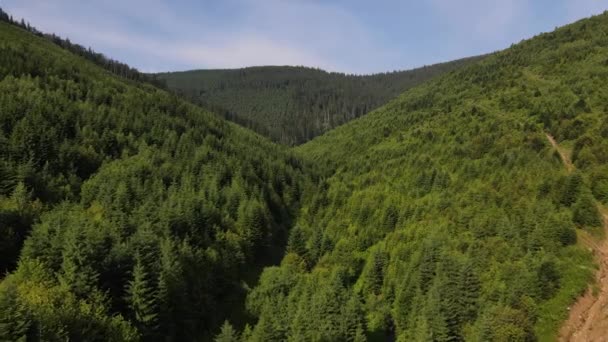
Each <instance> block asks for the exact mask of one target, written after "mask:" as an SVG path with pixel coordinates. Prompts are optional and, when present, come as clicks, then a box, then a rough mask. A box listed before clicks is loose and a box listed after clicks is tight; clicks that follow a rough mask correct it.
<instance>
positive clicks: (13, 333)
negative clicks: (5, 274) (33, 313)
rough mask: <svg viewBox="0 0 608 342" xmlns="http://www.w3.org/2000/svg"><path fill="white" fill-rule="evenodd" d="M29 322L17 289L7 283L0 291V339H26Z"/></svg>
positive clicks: (19, 340) (23, 341)
mask: <svg viewBox="0 0 608 342" xmlns="http://www.w3.org/2000/svg"><path fill="white" fill-rule="evenodd" d="M31 324H32V323H31V321H30V319H29V317H28V314H27V311H26V310H25V308H24V307H23V305H22V304H21V303H20V302H19V299H18V293H17V289H16V288H15V286H14V285H13V284H10V283H9V284H7V285H6V286H5V287H4V289H3V291H2V292H0V341H18V342H25V341H27V340H28V336H27V335H28V330H29V328H30V326H31Z"/></svg>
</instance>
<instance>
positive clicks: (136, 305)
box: [126, 257, 159, 338]
mask: <svg viewBox="0 0 608 342" xmlns="http://www.w3.org/2000/svg"><path fill="white" fill-rule="evenodd" d="M126 291H127V298H128V302H129V306H130V308H131V312H132V315H133V320H134V321H135V325H136V326H137V327H138V329H139V331H140V332H142V335H143V336H144V338H152V337H153V336H155V333H156V330H157V329H158V324H159V321H158V319H159V316H158V300H157V290H156V288H155V284H154V283H153V280H152V279H151V277H150V274H149V273H148V270H147V269H146V266H145V265H144V264H143V262H142V260H141V258H140V257H137V258H136V262H135V266H134V267H133V275H132V280H131V281H129V283H128V286H127V290H126Z"/></svg>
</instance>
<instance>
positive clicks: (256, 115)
mask: <svg viewBox="0 0 608 342" xmlns="http://www.w3.org/2000/svg"><path fill="white" fill-rule="evenodd" d="M479 59H481V57H473V58H467V59H461V60H457V61H453V62H449V63H442V64H435V65H431V66H425V67H422V68H418V69H413V70H409V71H397V72H391V73H384V74H375V75H369V76H356V75H345V74H341V73H329V72H326V71H323V70H319V69H312V68H305V67H287V66H286V67H278V66H277V67H252V68H244V69H233V70H194V71H186V72H174V73H166V74H158V75H156V76H157V77H158V78H160V79H161V80H166V83H167V86H168V87H169V89H173V90H176V91H178V92H179V93H181V94H183V95H185V96H186V97H187V98H190V99H192V100H193V101H194V102H195V103H200V104H202V105H203V106H204V107H206V108H212V109H213V110H214V111H216V112H218V113H219V114H221V115H223V116H224V117H225V118H227V119H229V120H231V121H234V122H237V123H239V124H241V125H243V126H245V127H249V128H251V129H254V130H255V131H257V132H258V133H261V134H263V135H266V136H268V137H270V138H271V139H273V140H274V141H277V142H280V143H283V144H289V145H298V144H301V143H304V142H306V141H308V140H310V139H312V138H314V137H316V136H318V135H320V134H323V133H324V132H326V131H328V130H330V129H332V128H334V127H337V126H339V125H341V124H344V123H346V122H348V121H350V120H352V119H355V118H358V117H360V116H361V115H364V114H366V113H368V112H369V111H371V110H373V109H375V108H377V107H379V106H381V105H383V104H385V103H387V102H388V101H389V100H391V99H393V98H394V97H396V96H397V95H398V94H401V93H402V92H403V91H405V90H406V89H409V88H411V87H413V86H416V85H418V84H420V83H422V82H424V81H427V80H429V79H431V78H433V77H435V76H438V75H441V74H444V73H447V72H449V71H452V70H455V69H458V68H459V67H462V66H464V65H467V64H470V63H472V62H474V61H476V60H479Z"/></svg>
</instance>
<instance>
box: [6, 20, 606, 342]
mask: <svg viewBox="0 0 608 342" xmlns="http://www.w3.org/2000/svg"><path fill="white" fill-rule="evenodd" d="M0 16H2V13H1V12H0ZM607 18H608V14H604V15H601V16H597V17H593V18H591V19H587V20H585V21H583V22H579V23H575V24H573V25H570V26H568V27H566V28H562V29H558V30H557V31H556V32H553V33H548V34H543V35H541V36H539V37H536V38H535V39H531V40H529V41H524V42H522V43H521V44H518V45H515V46H513V47H512V48H510V49H508V50H505V51H503V52H499V53H497V54H494V55H491V56H488V57H487V58H484V59H483V60H481V61H479V60H478V61H477V62H476V63H474V64H471V65H469V66H467V67H464V68H461V69H459V70H457V71H455V72H451V73H448V74H445V75H443V76H441V77H438V78H435V79H433V80H431V81H429V82H427V83H425V84H422V85H419V86H417V87H414V88H411V89H409V91H407V92H406V93H404V94H403V95H401V96H400V97H399V98H398V99H396V100H395V101H392V102H390V103H388V104H387V105H385V106H384V107H381V108H380V109H378V110H376V111H374V112H372V113H370V114H369V115H366V116H364V117H361V118H359V119H357V120H354V121H351V122H349V123H347V124H346V125H344V126H341V127H339V128H337V129H335V130H332V131H331V132H327V133H326V134H325V135H323V136H321V137H318V138H316V139H314V140H313V141H311V142H309V143H307V144H305V145H303V146H301V147H298V148H297V149H296V150H295V151H293V152H292V151H290V150H288V149H286V148H283V147H280V146H277V145H274V144H272V143H271V142H269V141H268V140H266V139H264V138H262V137H260V136H258V135H256V134H254V133H252V132H249V131H247V130H245V129H243V128H240V127H238V126H236V125H233V124H230V123H227V122H225V121H223V120H221V119H219V118H217V117H216V116H215V115H212V114H210V113H208V112H205V111H204V110H202V109H200V108H198V107H196V106H194V105H192V104H189V103H187V102H185V101H183V100H180V99H179V98H178V97H176V96H173V95H171V94H168V93H166V92H163V91H161V90H159V89H157V88H155V87H152V86H150V85H146V84H143V83H137V82H133V81H128V80H125V79H123V78H118V77H116V76H115V75H113V74H110V73H107V72H106V71H104V70H102V69H100V68H99V67H97V66H95V65H94V64H93V63H90V62H88V61H86V60H85V59H82V58H79V57H77V56H75V55H73V54H72V53H70V52H68V51H66V50H64V49H60V48H58V47H57V46H56V45H54V44H52V43H50V42H49V41H48V40H46V39H42V38H40V37H36V36H34V35H31V34H30V33H28V32H26V31H24V30H22V29H21V28H19V27H16V26H15V25H11V24H6V23H3V22H0V79H1V81H0V108H2V111H1V112H0V143H1V144H0V176H2V179H0V218H1V220H0V229H1V232H2V233H3V234H2V236H1V240H0V255H1V256H2V257H3V258H2V263H3V264H2V267H3V270H9V271H10V273H9V274H8V275H7V276H6V277H5V278H4V279H3V280H2V281H1V282H0V337H2V338H5V339H11V340H19V339H22V340H23V339H26V340H45V341H47V340H48V341H65V340H76V341H80V340H92V341H137V340H139V339H142V340H166V341H191V340H211V339H213V337H216V339H217V340H229V341H233V340H237V339H238V340H242V341H278V340H288V341H362V340H366V339H368V338H369V339H384V340H398V341H412V340H436V341H461V340H480V341H486V340H492V341H533V340H535V339H536V338H537V337H543V338H548V339H551V338H554V337H555V336H554V335H555V333H556V331H557V328H556V327H557V324H558V323H559V319H560V318H562V317H563V316H564V315H565V313H566V307H567V306H568V305H569V304H570V303H571V301H572V299H573V298H574V297H575V296H576V295H578V294H580V293H581V291H582V290H583V289H584V288H585V287H586V285H587V284H586V282H587V281H588V280H589V279H590V278H591V277H590V273H591V271H590V270H591V269H592V268H591V267H590V266H591V257H590V255H589V253H588V252H587V251H585V250H583V249H582V248H580V246H577V245H576V244H575V243H576V231H575V226H576V225H579V226H595V225H599V224H600V223H601V221H600V217H599V213H598V207H597V206H598V201H600V202H601V201H605V200H606V196H605V192H606V191H605V177H604V176H605V171H606V167H607V165H608V159H607V157H606V153H605V151H608V148H607V146H606V139H604V138H605V136H604V133H605V132H604V128H605V127H604V123H605V117H604V116H605V112H606V110H605V109H606V107H605V103H606V99H608V88H607V87H606V85H605V82H603V80H604V79H606V77H607V76H608V64H606V63H605V56H606V55H608V48H607V46H608V41H606V39H607V37H606V35H603V34H601V33H602V32H605V31H606V29H607V25H608V20H606V19H607ZM26 29H27V27H26ZM30 31H31V30H30ZM437 70H439V69H437ZM262 71H264V70H263V69H262ZM305 71H306V70H305ZM242 72H243V73H244V74H243V75H241V76H242V77H248V76H247V75H246V74H247V73H248V71H247V70H245V71H242ZM252 73H253V74H255V73H254V72H252ZM220 74H221V73H220ZM261 74H262V75H264V72H262V73H261ZM280 74H281V73H280V72H279V75H278V76H277V79H281V77H282V76H281V75H280ZM425 75H426V76H425ZM428 75H429V73H426V72H422V73H421V77H422V78H425V77H427V76H428ZM241 76H239V77H241ZM254 76H255V75H254ZM330 76H331V77H335V78H336V79H344V78H345V77H346V78H350V79H351V80H349V81H348V82H351V81H352V79H359V80H363V79H366V78H357V77H355V76H352V77H351V76H340V75H330ZM392 76H397V74H396V75H392ZM392 76H391V77H392ZM218 77H219V76H218ZM222 77H223V76H222ZM259 77H261V76H255V77H253V79H254V80H255V79H258V78H259ZM264 77H265V76H264ZM373 77H376V76H371V78H370V79H372V78H373ZM378 78H379V79H384V81H382V82H380V83H379V85H375V86H373V87H372V88H374V89H376V88H377V89H381V88H382V87H383V86H382V84H384V83H383V82H385V81H386V80H388V79H389V77H388V76H387V75H383V76H382V77H380V76H378ZM271 81H272V82H274V81H276V80H274V79H271ZM271 81H269V84H271V83H272V82H271ZM213 82H215V81H213ZM240 82H241V81H240V80H239V79H238V78H237V79H236V80H235V83H234V84H239V83H240ZM336 82H337V84H342V83H341V82H342V81H336ZM348 82H346V83H348ZM387 82H388V81H387ZM417 82H418V81H416V82H415V83H417ZM220 83H221V82H220ZM346 83H345V84H346ZM214 84H215V83H214ZM226 84H228V83H226ZM306 84H308V83H306ZM313 84H314V82H313ZM265 86H268V85H265ZM214 87H215V85H214ZM218 87H219V88H221V84H220V86H218ZM247 87H248V86H247ZM228 88H230V89H237V90H235V91H237V92H239V94H240V92H241V91H242V92H243V93H242V96H231V97H230V98H229V99H232V100H234V99H235V98H242V99H243V101H242V103H241V102H240V101H237V100H234V101H235V102H239V103H238V105H239V106H244V105H245V104H247V103H250V102H247V101H245V100H246V99H247V97H248V93H247V91H245V90H243V89H240V88H239V87H237V86H234V87H233V85H230V87H228ZM279 88H285V89H288V88H289V87H288V86H284V87H283V86H281V87H279ZM306 89H313V90H315V91H316V90H319V89H321V90H323V89H324V88H321V87H316V86H314V85H313V86H310V87H309V86H308V85H306V86H305V87H303V88H302V89H301V90H302V91H303V92H304V93H303V94H302V98H303V99H309V98H310V97H308V95H306V92H305V91H304V90H306ZM353 89H354V88H353ZM358 89H359V88H358ZM360 89H366V88H365V87H362V88H360ZM360 89H359V90H360ZM283 90H284V89H281V91H279V92H277V94H278V93H284V92H283ZM359 90H357V91H355V90H353V92H352V93H349V95H348V96H346V97H344V98H353V97H356V95H357V94H358V91H359ZM395 91H397V90H395ZM327 93H328V94H330V96H333V95H331V94H333V93H332V92H331V91H330V92H327ZM381 93H382V94H386V93H385V92H384V91H381ZM230 94H232V93H230ZM273 94H274V93H273ZM313 94H314V92H313ZM199 95H201V94H199ZM203 95H205V94H203ZM216 95H217V94H216ZM205 96H206V95H205ZM271 96H272V97H273V99H274V95H268V97H267V98H270V97H271ZM374 96H375V95H374ZM383 96H384V95H383ZM214 97H215V95H214ZM277 97H279V96H277ZM381 97H382V96H380V97H378V98H381ZM218 98H220V97H219V96H218ZM264 98H265V97H263V96H262V97H260V99H261V100H264ZM313 98H315V99H316V97H315V96H314V95H313ZM220 100H221V101H222V102H230V101H229V100H226V99H220ZM220 100H218V101H220ZM283 100H284V98H283V99H280V98H279V99H278V100H277V101H283ZM368 100H369V101H368ZM285 101H287V100H285ZM374 101H376V100H373V99H372V100H370V99H365V98H364V99H362V102H358V103H353V105H354V107H353V108H364V109H359V110H358V112H357V110H355V112H356V113H354V114H353V113H352V112H351V114H353V115H350V116H348V115H347V116H345V118H344V120H343V121H340V120H335V121H331V120H333V119H327V120H325V121H323V124H320V125H317V126H314V125H315V123H314V120H311V121H313V126H312V128H314V129H312V128H311V127H308V128H306V127H305V130H307V129H308V131H307V132H312V133H310V134H309V133H305V134H303V135H300V136H298V134H295V136H296V140H290V139H291V138H285V139H287V140H285V141H286V142H289V143H293V142H296V141H304V140H306V139H309V138H310V137H312V136H314V135H315V134H318V133H320V132H323V131H325V130H327V129H329V128H330V127H333V126H334V125H335V124H337V123H339V122H340V123H342V122H345V121H346V120H349V119H351V118H353V117H357V116H360V115H361V114H362V113H364V112H366V111H367V110H369V109H370V108H371V106H373V107H375V106H376V104H374V103H375V102H374ZM267 103H272V101H267ZM316 104H323V106H324V107H323V108H320V107H319V108H315V105H316ZM326 104H327V105H326ZM329 104H332V105H331V106H329ZM334 105H335V106H334ZM306 106H307V107H306V108H311V111H310V113H313V114H311V116H312V117H314V116H315V115H319V113H321V115H325V114H327V113H328V110H334V109H335V108H345V107H344V106H343V104H341V102H340V101H339V100H337V99H333V100H331V101H329V102H328V101H326V99H325V98H324V97H319V98H318V101H316V100H315V101H313V102H311V103H308V104H307V105H306ZM358 106H360V107H358ZM346 107H348V105H346ZM259 108H264V106H260V107H259ZM285 108H291V107H285ZM293 113H294V114H298V112H297V111H294V112H293ZM285 117H286V118H289V117H290V116H289V115H286V116H285ZM268 118H274V116H273V115H268V117H265V120H266V119H268ZM308 119H309V117H308V116H306V115H304V116H302V119H301V120H308ZM268 120H274V121H273V122H280V120H276V119H268ZM260 122H263V121H260ZM293 122H294V123H297V122H298V121H297V120H293ZM317 123H318V122H317ZM292 133H293V132H292ZM546 133H550V134H551V135H553V136H554V137H556V139H557V141H558V142H559V143H560V144H562V146H566V147H572V159H573V162H574V164H575V166H576V168H577V171H576V172H574V173H571V174H570V173H568V171H567V170H566V169H565V168H564V167H563V165H561V163H558V162H556V159H555V158H554V157H553V155H552V150H551V147H550V145H549V144H548V143H545V138H546V137H545V134H546ZM290 134H291V133H290ZM279 139H281V137H279ZM297 139H301V140H297ZM313 165H314V167H316V169H314V168H313V167H312V166H313ZM292 226H293V227H295V228H293V229H291V231H289V229H290V227H292ZM5 233H6V234H5ZM22 245H23V248H22V249H21V246H22ZM285 247H286V248H285ZM20 249H21V251H20V252H19V250H20ZM284 249H286V251H287V253H285V254H284V256H283V260H282V261H281V262H280V264H279V265H277V266H271V267H266V268H263V266H265V265H267V264H269V263H272V262H275V261H276V257H277V255H281V254H282V252H283V250H284ZM18 254H19V256H18ZM4 256H6V257H7V259H6V261H5V259H4ZM17 260H18V261H17ZM275 265H276V264H275ZM258 278H259V281H258V282H257V283H256V280H258ZM254 283H256V286H255V287H253V288H250V286H251V285H252V284H254ZM245 297H246V299H245ZM245 310H246V312H245ZM247 314H249V315H247ZM227 320H230V321H232V322H233V323H234V324H235V327H237V328H239V330H240V327H242V326H244V327H245V328H244V329H242V334H239V333H238V332H237V330H236V329H235V328H234V327H233V326H232V325H231V324H230V323H227ZM223 322H226V323H224V324H223V326H222V323H223ZM246 323H250V325H249V324H246ZM218 332H219V334H218ZM535 334H538V335H539V336H535ZM239 335H240V339H239Z"/></svg>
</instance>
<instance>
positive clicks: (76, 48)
mask: <svg viewBox="0 0 608 342" xmlns="http://www.w3.org/2000/svg"><path fill="white" fill-rule="evenodd" d="M0 21H2V22H6V23H9V24H11V25H15V26H17V27H20V28H22V29H24V30H27V31H28V32H30V33H33V34H34V35H36V36H38V37H43V38H45V39H48V40H49V41H51V42H52V43H54V44H55V45H57V46H60V47H62V48H64V49H66V50H68V51H70V52H72V53H74V54H76V55H78V56H81V57H83V58H86V59H87V60H89V61H91V62H93V63H95V64H97V65H98V66H100V67H102V68H104V69H106V70H108V71H109V72H111V73H113V74H115V75H118V76H120V77H124V78H126V79H129V80H133V81H140V82H146V83H150V84H152V85H154V86H156V87H158V88H161V89H166V83H165V82H164V81H163V80H161V79H159V78H157V77H154V76H153V75H150V74H145V73H142V72H140V71H138V70H137V69H135V68H132V67H130V66H129V65H127V64H125V63H121V62H119V61H116V60H113V59H111V58H108V57H106V56H104V55H103V54H101V53H98V52H95V51H93V50H91V48H90V47H89V48H85V47H84V46H82V45H79V44H76V43H72V42H70V40H69V39H63V38H61V37H59V36H57V35H55V34H54V33H51V34H46V33H43V32H40V31H39V30H37V29H36V28H35V27H33V26H31V25H30V23H29V22H26V21H25V20H24V19H21V20H15V19H14V18H13V17H12V16H11V15H9V14H8V13H6V12H5V11H4V10H2V8H0Z"/></svg>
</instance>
